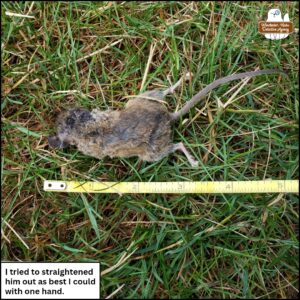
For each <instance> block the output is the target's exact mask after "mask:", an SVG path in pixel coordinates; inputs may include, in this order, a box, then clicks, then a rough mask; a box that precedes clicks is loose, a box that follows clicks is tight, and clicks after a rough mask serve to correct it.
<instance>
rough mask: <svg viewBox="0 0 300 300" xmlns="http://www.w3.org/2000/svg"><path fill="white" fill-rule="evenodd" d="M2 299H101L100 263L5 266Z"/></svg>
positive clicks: (9, 263)
mask: <svg viewBox="0 0 300 300" xmlns="http://www.w3.org/2000/svg"><path fill="white" fill-rule="evenodd" d="M1 298H2V299H99V298H100V264H99V263H14V262H2V263H1Z"/></svg>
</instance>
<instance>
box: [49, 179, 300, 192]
mask: <svg viewBox="0 0 300 300" xmlns="http://www.w3.org/2000/svg"><path fill="white" fill-rule="evenodd" d="M44 190H45V191H49V192H50V191H51V192H65V193H109V194H111V193H115V194H146V193H147V194H251V193H298V192H299V180H256V181H193V182H186V181H178V182H93V181H85V182H79V181H51V180H46V181H44Z"/></svg>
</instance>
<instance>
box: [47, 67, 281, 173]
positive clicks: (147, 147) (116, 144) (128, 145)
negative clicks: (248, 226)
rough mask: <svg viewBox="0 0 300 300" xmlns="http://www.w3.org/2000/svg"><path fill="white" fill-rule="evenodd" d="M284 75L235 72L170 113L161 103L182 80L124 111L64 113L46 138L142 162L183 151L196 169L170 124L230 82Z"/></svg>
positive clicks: (132, 102) (135, 101) (88, 151)
mask: <svg viewBox="0 0 300 300" xmlns="http://www.w3.org/2000/svg"><path fill="white" fill-rule="evenodd" d="M273 73H283V74H285V73H284V72H283V71H280V70H275V69H270V70H259V71H253V72H246V73H238V74H233V75H229V76H226V77H223V78H220V79H217V80H215V81H213V82H212V83H210V84H209V85H207V86H206V87H205V88H204V89H203V90H201V91H200V92H199V93H197V94H196V95H195V96H193V97H192V98H191V100H189V101H188V102H187V103H186V104H185V105H184V106H183V108H181V109H180V110H179V111H177V112H174V113H171V112H168V110H167V109H166V107H165V106H164V105H163V104H162V103H161V102H162V100H163V99H164V97H165V96H166V95H167V94H170V93H173V92H174V90H175V89H176V88H177V87H178V86H180V84H181V82H182V80H185V79H189V77H190V76H189V74H187V75H186V76H185V78H181V80H179V81H178V82H177V83H176V84H175V85H173V86H171V87H170V88H168V89H166V90H165V91H161V90H152V91H147V92H145V93H142V94H140V95H138V96H136V97H135V98H133V99H131V100H129V101H128V102H127V104H126V105H125V108H124V109H123V110H120V111H117V110H107V111H101V110H98V109H93V110H92V111H88V110H86V109H82V108H75V109H69V110H66V111H63V112H61V113H60V114H59V116H58V118H57V135H55V136H50V137H49V138H48V141H49V145H50V146H51V147H53V148H64V147H66V146H68V145H75V146H77V148H78V150H79V151H81V152H82V153H84V154H87V155H90V156H93V157H96V158H100V159H101V158H103V157H105V156H109V157H116V156H119V157H131V156H138V157H139V158H140V159H142V160H144V161H149V162H151V161H157V160H160V159H162V158H163V157H165V156H167V155H169V154H170V153H173V152H174V151H176V150H180V151H182V152H183V153H184V154H185V156H186V157H187V159H188V161H189V163H190V164H191V165H192V166H193V167H196V166H197V165H198V162H197V161H196V160H195V159H194V158H193V157H192V156H191V154H190V153H189V152H188V150H187V149H186V148H185V146H184V145H183V143H176V144H174V143H173V142H172V140H171V130H172V129H171V127H172V124H173V123H174V122H175V121H177V120H178V119H180V118H181V117H182V116H183V115H184V114H186V113H187V112H188V111H189V110H190V109H191V108H192V107H193V106H195V105H196V104H197V103H199V101H200V100H201V99H202V98H203V97H204V96H205V95H207V94H208V93H209V92H210V91H211V90H213V89H215V88H216V87H218V86H219V85H221V84H224V83H227V82H229V81H232V80H238V79H243V78H246V77H254V76H257V75H262V74H273Z"/></svg>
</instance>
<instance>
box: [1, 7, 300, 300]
mask: <svg viewBox="0 0 300 300" xmlns="http://www.w3.org/2000/svg"><path fill="white" fill-rule="evenodd" d="M276 5H277V6H278V7H279V8H280V9H281V12H282V14H285V13H286V12H288V13H289V16H290V20H291V21H292V22H293V24H294V27H295V28H299V24H298V19H297V15H298V13H299V11H298V4H297V3H296V2H287V3H285V2H278V3H277V4H276ZM1 7H2V11H1V16H2V24H1V27H2V43H1V50H2V51H1V55H2V102H1V106H2V115H1V116H2V157H1V160H2V164H1V168H2V172H1V174H2V233H3V234H2V246H1V256H2V260H13V261H16V260H17V261H51V262H68V261H86V262H101V270H102V272H103V274H102V277H101V295H102V297H108V296H109V295H111V294H112V293H114V292H116V293H115V295H114V297H118V298H154V297H155V298H295V297H297V295H298V289H299V281H298V271H299V265H298V245H299V244H298V243H299V242H298V227H297V226H298V220H299V219H298V209H299V205H298V195H294V194H279V195H278V194H264V195H263V194H253V195H219V196H216V195H192V196H190V195H124V196H122V197H121V196H119V195H105V194H104V195H97V194H85V195H81V194H63V193H62V194H59V193H50V192H44V191H43V189H42V184H43V180H45V179H49V180H50V179H58V180H61V179H62V180H64V179H68V180H75V179H76V180H102V181H106V180H107V181H182V180H187V181H188V180H259V179H268V178H272V179H298V118H299V114H298V109H299V101H298V92H299V91H298V87H299V85H298V53H299V47H298V42H299V41H298V35H297V34H295V33H293V34H291V35H289V37H287V38H286V39H283V40H277V41H270V40H267V39H266V38H265V37H264V36H263V35H261V34H259V33H258V32H257V27H258V21H261V20H266V18H267V12H268V10H269V9H271V8H274V4H273V3H272V2H247V3H246V2H243V3H242V2H231V3H218V2H203V3H197V2H171V1H170V2H89V1H87V2H83V1H79V2H70V3H67V2H38V1H36V2H26V1H25V2H2V4H1ZM7 11H9V12H13V13H18V14H22V15H26V14H28V15H30V16H34V19H33V18H27V17H17V16H7V15H6V14H5V13H6V12H7ZM118 41H119V42H118ZM115 42H118V43H115ZM114 43H115V44H114ZM112 44H114V45H112ZM101 49H104V50H101ZM151 49H152V51H153V55H152V57H151V55H150V50H151ZM95 51H97V52H96V53H94V52H95ZM149 57H150V59H149ZM147 64H149V69H148V71H147ZM257 67H259V68H261V69H263V68H280V69H283V70H285V71H287V72H288V74H289V80H287V79H285V78H283V77H281V76H278V75H269V76H259V77H256V78H254V79H251V80H250V81H249V82H248V84H246V85H244V86H243V87H241V89H240V90H239V92H238V93H237V95H236V96H235V97H234V98H233V99H232V98H231V96H232V95H233V93H234V91H235V90H237V88H239V87H240V86H241V83H240V82H233V83H232V84H227V85H224V86H221V87H220V88H218V89H217V90H215V91H214V92H212V93H211V95H210V97H207V99H206V100H205V101H206V102H205V103H202V104H201V105H199V106H198V107H196V108H194V109H192V111H191V112H190V113H189V115H187V116H186V117H184V118H183V119H182V120H181V121H180V122H178V124H177V125H176V128H175V129H174V141H176V142H179V141H183V142H184V143H185V144H186V145H187V147H188V148H189V149H190V151H191V152H192V153H193V155H194V156H195V157H196V158H197V159H198V160H199V161H200V167H199V168H197V169H193V168H191V167H190V166H189V164H188V162H187V160H186V159H185V157H184V156H183V155H181V154H180V153H177V154H174V155H171V156H169V157H166V158H164V159H163V160H161V161H158V162H154V163H147V162H142V161H139V160H138V159H136V158H129V159H119V158H114V159H110V158H105V159H103V160H97V159H94V158H91V157H88V156H85V155H83V154H81V153H79V152H77V151H76V149H74V148H73V149H71V148H70V149H67V150H63V151H62V150H61V151H54V150H51V149H49V147H48V143H47V136H48V135H50V134H52V133H53V132H54V131H55V118H56V115H57V113H58V112H59V111H61V110H62V109H65V108H68V107H74V106H77V107H85V108H88V109H92V108H96V107H97V108H101V109H107V108H113V109H122V107H124V105H125V103H126V101H127V98H126V96H130V95H136V94H138V93H139V92H140V91H143V90H146V89H154V88H165V87H168V86H169V85H170V84H171V83H174V82H175V81H177V80H178V79H179V78H180V77H181V76H182V75H183V74H185V73H186V72H187V71H190V72H192V73H193V80H192V81H191V82H190V83H188V84H186V85H185V86H183V88H182V89H181V90H179V91H178V92H177V93H176V94H175V95H174V96H171V97H168V109H169V110H170V111H174V110H175V109H178V108H180V107H182V105H183V104H184V103H185V102H186V101H187V100H188V99H189V98H191V97H192V95H194V94H195V92H197V91H198V90H200V89H201V88H202V87H204V86H206V85H207V84H208V83H210V82H211V81H213V80H214V79H216V78H218V77H221V76H226V75H229V74H231V73H234V72H244V71H250V70H254V69H255V68H257ZM142 82H143V85H142ZM231 88H234V89H235V90H234V91H233V90H232V91H229V89H231ZM228 91H229V92H228ZM219 101H221V102H222V103H223V104H225V103H226V104H227V106H226V108H225V109H222V108H221V106H220V105H218V103H220V102H219ZM228 101H229V102H228ZM113 266H115V267H113ZM111 267H112V268H111ZM109 268H111V269H109Z"/></svg>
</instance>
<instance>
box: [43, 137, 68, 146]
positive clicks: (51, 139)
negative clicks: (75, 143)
mask: <svg viewBox="0 0 300 300" xmlns="http://www.w3.org/2000/svg"><path fill="white" fill-rule="evenodd" d="M48 143H49V146H50V147H51V148H58V149H62V148H66V147H67V146H68V145H69V144H68V143H66V142H64V141H61V140H60V139H59V137H58V136H56V135H53V136H49V137H48Z"/></svg>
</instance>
